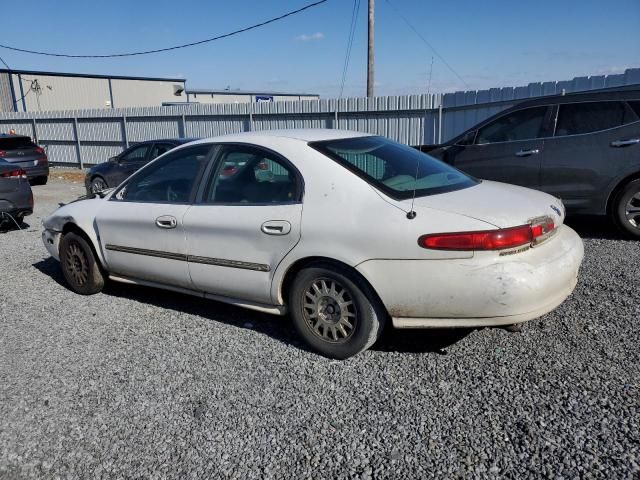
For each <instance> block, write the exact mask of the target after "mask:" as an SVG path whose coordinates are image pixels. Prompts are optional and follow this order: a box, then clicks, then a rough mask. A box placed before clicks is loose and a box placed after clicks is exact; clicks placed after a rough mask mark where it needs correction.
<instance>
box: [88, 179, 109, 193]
mask: <svg viewBox="0 0 640 480" xmlns="http://www.w3.org/2000/svg"><path fill="white" fill-rule="evenodd" d="M106 188H109V186H108V185H107V182H106V180H105V179H104V178H102V177H93V178H92V179H91V184H90V185H89V191H90V192H91V193H99V192H101V191H102V190H104V189H106Z"/></svg>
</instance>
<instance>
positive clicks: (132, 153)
mask: <svg viewBox="0 0 640 480" xmlns="http://www.w3.org/2000/svg"><path fill="white" fill-rule="evenodd" d="M148 151H149V145H140V146H139V147H133V148H132V149H131V150H129V151H128V152H127V153H125V154H124V155H122V157H121V158H120V160H121V161H122V162H125V163H126V162H142V161H143V160H144V159H145V157H146V156H147V152H148Z"/></svg>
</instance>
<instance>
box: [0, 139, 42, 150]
mask: <svg viewBox="0 0 640 480" xmlns="http://www.w3.org/2000/svg"><path fill="white" fill-rule="evenodd" d="M36 146H37V145H36V144H35V143H33V142H32V141H31V139H30V138H29V137H5V138H2V137H0V150H18V149H21V148H34V147H36Z"/></svg>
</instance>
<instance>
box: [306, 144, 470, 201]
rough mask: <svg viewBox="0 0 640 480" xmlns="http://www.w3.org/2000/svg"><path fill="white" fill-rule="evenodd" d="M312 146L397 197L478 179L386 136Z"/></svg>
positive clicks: (461, 185)
mask: <svg viewBox="0 0 640 480" xmlns="http://www.w3.org/2000/svg"><path fill="white" fill-rule="evenodd" d="M309 145H310V146H311V147H313V148H315V149H316V150H318V151H320V152H321V153H323V154H325V155H326V156H328V157H329V158H331V159H333V160H335V161H336V162H338V163H340V164H341V165H343V166H344V167H346V168H348V169H349V170H351V171H352V172H354V173H355V174H356V175H358V176H360V177H362V178H364V179H365V180H366V181H368V182H369V183H370V184H372V185H373V186H374V187H377V188H379V189H380V190H382V191H383V192H385V193H388V194H389V195H391V196H392V197H395V198H403V199H404V198H411V196H412V195H413V192H414V190H415V194H416V196H425V195H433V194H436V193H445V192H450V191H453V190H460V189H462V188H467V187H471V186H473V185H476V184H477V183H478V182H477V181H476V180H474V179H473V178H471V177H469V176H468V175H466V174H464V173H462V172H461V171H459V170H457V169H455V168H453V167H451V166H449V165H447V164H446V163H444V162H441V161H440V160H436V159H435V158H433V157H430V156H429V155H426V154H424V153H422V152H419V151H418V150H416V149H414V148H411V147H409V146H407V145H402V144H400V143H396V142H394V141H392V140H389V139H387V138H384V137H374V136H367V137H355V138H344V139H340V140H329V141H323V142H313V143H310V144H309Z"/></svg>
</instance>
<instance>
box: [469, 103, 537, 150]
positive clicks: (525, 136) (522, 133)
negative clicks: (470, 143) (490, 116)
mask: <svg viewBox="0 0 640 480" xmlns="http://www.w3.org/2000/svg"><path fill="white" fill-rule="evenodd" d="M547 111H548V107H546V106H544V107H533V108H525V109H524V110H518V111H516V112H512V113H509V114H507V115H505V116H503V117H500V118H498V119H497V120H495V121H493V122H491V123H490V124H488V125H485V126H484V127H482V128H481V129H480V130H478V135H477V137H476V143H477V144H484V143H498V142H514V141H517V140H533V139H535V138H540V137H541V136H542V132H543V127H544V119H545V117H546V115H547Z"/></svg>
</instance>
